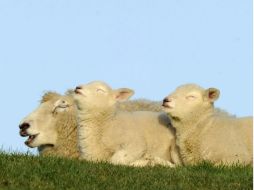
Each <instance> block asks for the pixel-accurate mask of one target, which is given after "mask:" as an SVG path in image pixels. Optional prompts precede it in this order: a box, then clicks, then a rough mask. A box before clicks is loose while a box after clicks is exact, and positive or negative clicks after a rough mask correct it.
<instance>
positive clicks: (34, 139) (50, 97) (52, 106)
mask: <svg viewBox="0 0 254 190" xmlns="http://www.w3.org/2000/svg"><path fill="white" fill-rule="evenodd" d="M72 106H73V100H72V99H71V98H70V97H68V96H61V95H59V94H57V93H54V92H48V93H46V94H45V95H44V96H43V98H42V100H41V104H40V105H39V107H38V108H37V109H36V110H34V111H33V112H32V113H31V114H29V115H28V116H27V117H25V118H24V119H23V120H22V121H21V123H20V125H19V128H20V135H21V136H23V137H26V136H28V139H27V140H26V141H25V144H26V145H27V146H29V147H31V148H34V147H39V146H45V145H48V146H52V145H55V143H56V141H57V129H56V122H57V117H59V115H61V114H64V113H65V112H68V111H69V110H70V109H71V107H72Z"/></svg>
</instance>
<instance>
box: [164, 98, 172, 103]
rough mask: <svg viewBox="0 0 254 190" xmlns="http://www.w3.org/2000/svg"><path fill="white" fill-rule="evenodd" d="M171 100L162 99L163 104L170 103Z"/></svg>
mask: <svg viewBox="0 0 254 190" xmlns="http://www.w3.org/2000/svg"><path fill="white" fill-rule="evenodd" d="M171 101H172V100H171V99H169V98H164V99H163V103H167V102H171Z"/></svg>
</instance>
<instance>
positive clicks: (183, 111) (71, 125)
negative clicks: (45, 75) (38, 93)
mask: <svg viewBox="0 0 254 190" xmlns="http://www.w3.org/2000/svg"><path fill="white" fill-rule="evenodd" d="M133 94H134V90H132V89H129V88H119V89H112V88H111V87H110V86H109V85H108V84H106V83H105V82H102V81H93V82H90V83H86V84H82V85H78V86H77V87H75V88H73V89H71V90H67V91H66V93H65V94H64V95H62V94H59V93H56V92H53V91H49V92H46V93H45V94H44V95H43V97H42V99H41V101H40V105H39V106H38V107H37V108H36V109H35V110H34V111H33V112H31V113H30V114H29V115H27V116H26V117H25V118H24V119H22V121H21V122H20V124H19V134H20V136H22V137H27V140H26V141H25V144H26V146H28V147H30V148H37V149H38V152H39V155H41V156H57V157H66V158H70V159H81V160H87V161H91V162H100V161H105V162H109V163H111V164H115V165H128V166H133V167H143V166H154V165H163V166H166V167H175V166H181V165H195V164H198V163H200V162H203V161H208V162H211V163H213V164H215V165H221V164H222V165H234V164H241V165H249V164H250V165H252V163H253V117H252V116H249V117H236V116H233V115H231V114H229V113H227V112H226V111H223V110H221V109H219V108H216V107H215V106H214V104H215V101H216V100H217V99H218V98H219V96H220V91H219V90H218V89H216V88H207V89H204V88H202V87H200V86H198V85H196V84H185V85H182V86H179V87H177V88H176V90H175V91H174V92H171V93H170V94H169V95H168V96H166V97H165V98H164V99H163V100H162V101H151V100H147V99H136V100H129V99H130V98H131V96H132V95H133Z"/></svg>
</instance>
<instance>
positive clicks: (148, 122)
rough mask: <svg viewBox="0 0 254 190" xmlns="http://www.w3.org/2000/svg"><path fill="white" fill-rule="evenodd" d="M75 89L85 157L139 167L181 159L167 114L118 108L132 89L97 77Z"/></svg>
mask: <svg viewBox="0 0 254 190" xmlns="http://www.w3.org/2000/svg"><path fill="white" fill-rule="evenodd" d="M75 93H76V94H75V95H74V99H75V102H76V104H77V116H78V141H79V149H80V153H81V158H82V159H86V160H89V161H94V162H96V161H106V162H110V163H112V164H116V165H118V164H119V165H131V166H137V167H138V166H145V165H148V164H151V163H153V164H162V165H166V166H170V167H173V166H174V165H173V162H174V163H180V161H179V160H178V158H177V154H178V152H177V148H176V146H175V136H174V133H173V131H172V128H171V126H170V120H169V118H168V117H167V115H166V114H164V113H158V112H149V111H136V112H126V111H120V110H119V109H117V108H116V106H115V105H116V104H117V102H121V101H125V100H127V99H128V98H130V97H131V96H132V95H133V93H134V92H133V91H132V90H130V89H127V88H121V89H117V90H113V89H112V88H111V87H110V86H108V85H107V84H106V83H104V82H101V81H94V82H91V83H88V84H86V85H82V86H78V87H77V88H76V90H75ZM148 160H150V161H151V162H150V161H148Z"/></svg>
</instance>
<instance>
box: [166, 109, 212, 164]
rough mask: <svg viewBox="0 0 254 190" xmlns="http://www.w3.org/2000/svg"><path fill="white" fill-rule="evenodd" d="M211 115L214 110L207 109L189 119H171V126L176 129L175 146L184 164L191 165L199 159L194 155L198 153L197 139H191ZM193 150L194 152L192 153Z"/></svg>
mask: <svg viewBox="0 0 254 190" xmlns="http://www.w3.org/2000/svg"><path fill="white" fill-rule="evenodd" d="M213 115H214V109H209V110H206V112H202V113H197V114H195V115H193V114H192V116H191V118H190V119H186V118H185V119H179V118H174V117H173V118H171V119H172V124H173V126H174V127H175V128H176V144H177V145H178V146H179V147H180V154H181V157H182V159H183V161H184V163H188V164H192V163H195V162H198V161H199V157H198V156H197V155H195V154H194V153H195V152H198V149H199V146H198V144H199V139H193V138H192V135H193V134H194V133H195V132H196V129H197V128H200V127H201V128H202V127H203V126H204V124H205V123H206V122H207V121H208V119H209V118H210V117H212V116H213ZM201 130H202V129H201ZM196 145H197V146H196ZM194 149H196V150H195V151H194Z"/></svg>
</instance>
